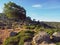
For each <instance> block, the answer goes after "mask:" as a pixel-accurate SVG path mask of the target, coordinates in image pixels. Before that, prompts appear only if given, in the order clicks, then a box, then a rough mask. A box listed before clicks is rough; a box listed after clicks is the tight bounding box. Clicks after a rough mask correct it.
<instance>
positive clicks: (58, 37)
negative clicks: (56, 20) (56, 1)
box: [53, 32, 60, 42]
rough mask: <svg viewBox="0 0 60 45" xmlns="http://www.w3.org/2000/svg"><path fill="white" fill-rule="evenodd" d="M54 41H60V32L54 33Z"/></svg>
mask: <svg viewBox="0 0 60 45" xmlns="http://www.w3.org/2000/svg"><path fill="white" fill-rule="evenodd" d="M53 41H55V42H59V41H60V32H54V33H53Z"/></svg>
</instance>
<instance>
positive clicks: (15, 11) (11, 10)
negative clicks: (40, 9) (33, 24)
mask: <svg viewBox="0 0 60 45" xmlns="http://www.w3.org/2000/svg"><path fill="white" fill-rule="evenodd" d="M4 13H5V15H6V16H7V17H8V18H14V19H15V18H16V19H25V17H26V10H25V9H24V8H23V7H21V6H18V5H16V4H15V3H13V2H9V3H7V4H4Z"/></svg>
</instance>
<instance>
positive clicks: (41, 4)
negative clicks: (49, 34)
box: [0, 0, 60, 22]
mask: <svg viewBox="0 0 60 45" xmlns="http://www.w3.org/2000/svg"><path fill="white" fill-rule="evenodd" d="M9 1H11V2H14V3H16V4H17V5H20V6H22V7H24V8H25V9H26V13H27V14H26V15H27V16H29V17H31V18H32V19H36V20H39V21H53V22H55V21H56V22H60V0H0V13H1V12H3V7H4V3H8V2H9Z"/></svg>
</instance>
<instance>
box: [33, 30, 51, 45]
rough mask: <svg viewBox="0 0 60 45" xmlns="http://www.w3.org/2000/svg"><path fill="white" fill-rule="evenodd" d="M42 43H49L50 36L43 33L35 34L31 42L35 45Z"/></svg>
mask: <svg viewBox="0 0 60 45" xmlns="http://www.w3.org/2000/svg"><path fill="white" fill-rule="evenodd" d="M43 41H45V42H49V41H50V36H49V35H48V34H47V33H46V32H44V31H42V32H39V34H37V35H36V36H34V37H33V42H34V44H36V45H39V44H40V43H42V42H43Z"/></svg>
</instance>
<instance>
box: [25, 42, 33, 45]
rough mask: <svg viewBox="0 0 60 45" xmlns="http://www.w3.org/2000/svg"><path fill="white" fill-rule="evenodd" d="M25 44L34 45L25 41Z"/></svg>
mask: <svg viewBox="0 0 60 45" xmlns="http://www.w3.org/2000/svg"><path fill="white" fill-rule="evenodd" d="M24 45H32V44H31V42H25V43H24Z"/></svg>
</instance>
